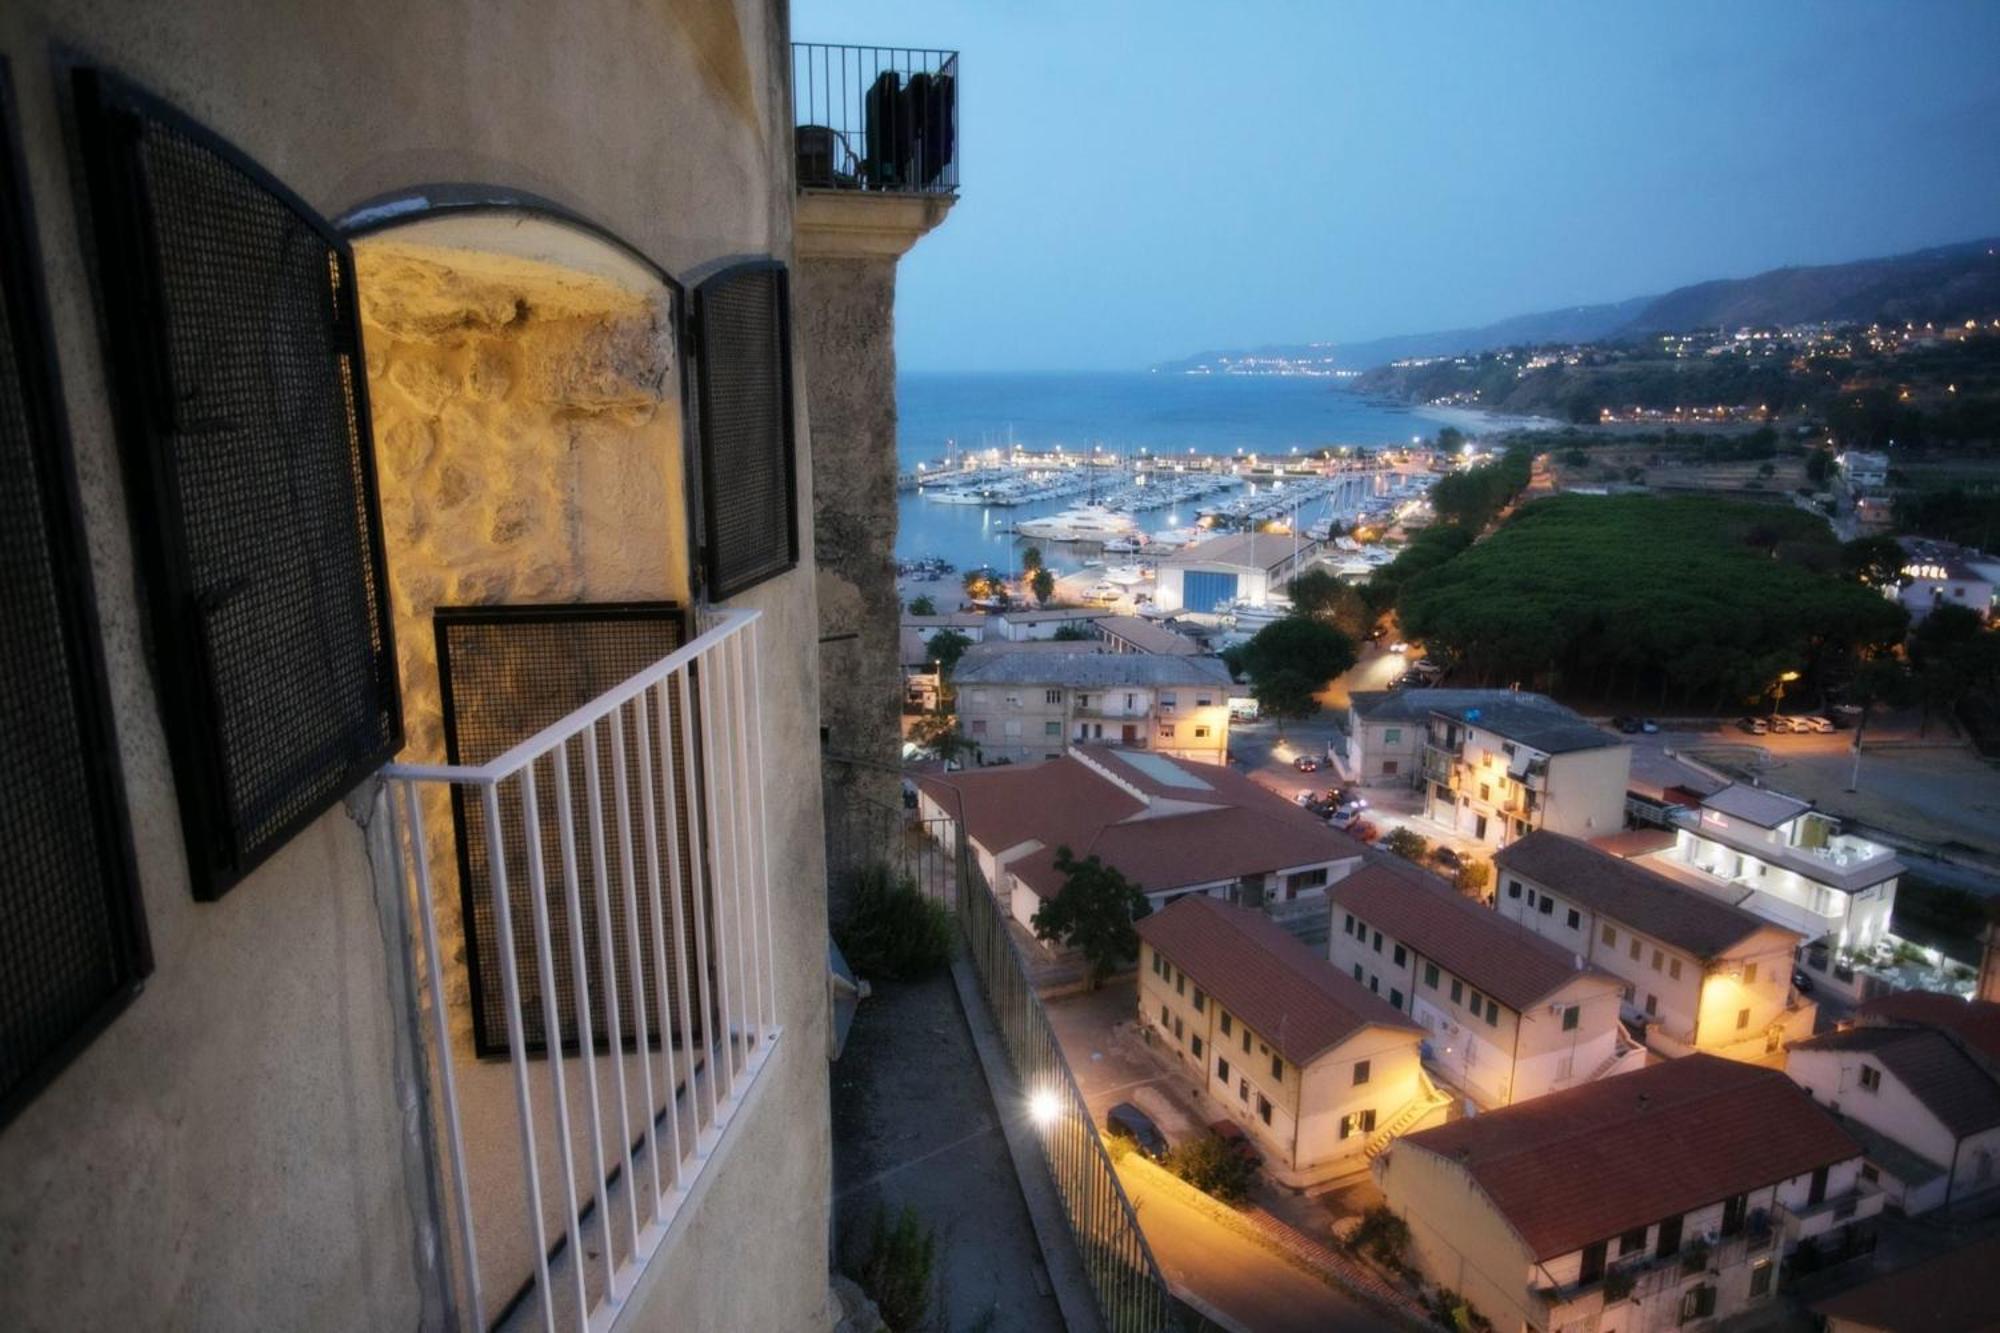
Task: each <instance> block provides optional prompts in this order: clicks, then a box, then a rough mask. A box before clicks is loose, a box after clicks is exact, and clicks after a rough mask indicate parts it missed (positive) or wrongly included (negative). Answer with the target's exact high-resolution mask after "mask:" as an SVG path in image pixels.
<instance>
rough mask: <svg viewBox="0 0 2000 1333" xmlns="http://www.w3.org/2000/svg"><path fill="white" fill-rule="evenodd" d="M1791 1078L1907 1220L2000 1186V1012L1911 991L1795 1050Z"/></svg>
mask: <svg viewBox="0 0 2000 1333" xmlns="http://www.w3.org/2000/svg"><path fill="white" fill-rule="evenodd" d="M1785 1072H1786V1073H1788V1074H1790V1075H1791V1076H1792V1079H1793V1081H1794V1082H1796V1083H1797V1084H1798V1085H1799V1086H1800V1087H1802V1088H1804V1089H1805V1090H1806V1091H1807V1092H1809V1093H1811V1094H1812V1095H1813V1099H1814V1100H1815V1101H1818V1102H1819V1103H1820V1104H1821V1105H1823V1106H1825V1107H1827V1108H1828V1109H1829V1110H1831V1111H1835V1112H1837V1113H1839V1114H1840V1115H1841V1116H1842V1117H1843V1118H1844V1119H1845V1120H1846V1121H1848V1122H1849V1124H1848V1127H1849V1129H1851V1130H1852V1131H1853V1132H1854V1135H1855V1137H1856V1138H1858V1139H1860V1140H1861V1142H1862V1144H1863V1146H1864V1147H1866V1148H1867V1149H1868V1165H1869V1170H1870V1175H1871V1178H1873V1179H1876V1180H1878V1182H1879V1183H1880V1184H1881V1186H1882V1189H1883V1191H1884V1192H1885V1193H1886V1194H1887V1195H1888V1199H1889V1203H1890V1204H1891V1205H1892V1206H1894V1207H1897V1208H1900V1209H1902V1210H1903V1211H1904V1212H1905V1213H1911V1214H1915V1213H1924V1212H1929V1211H1930V1210H1931V1209H1933V1208H1939V1207H1950V1206H1954V1205H1958V1204H1962V1203H1964V1202H1966V1201H1967V1200H1969V1199H1972V1198H1975V1197H1977V1196H1979V1195H1982V1194H1985V1193H1987V1192H1989V1191H1991V1190H1993V1189H1996V1188H2000V1004H1991V1003H1987V1002H1983V1001H1972V1002H1970V1003H1968V1002H1966V1001H1964V1000H1960V999H1958V998H1957V997H1955V996H1950V995H1942V994H1937V993H1932V992H1920V991H1911V992H1907V993H1905V994H1901V995H1895V996H1885V997H1883V998H1882V999H1880V1000H1876V1001H1871V1002H1870V1003H1868V1004H1864V1005H1863V1006H1861V1008H1860V1010H1858V1011H1857V1013H1856V1015H1855V1019H1854V1021H1853V1022H1852V1023H1850V1024H1847V1025H1845V1026H1843V1027H1842V1028H1841V1029H1840V1030H1838V1031H1835V1032H1828V1033H1824V1034H1822V1035H1820V1036H1817V1037H1811V1038H1808V1039H1806V1040H1804V1041H1797V1042H1793V1043H1792V1045H1791V1047H1790V1048H1789V1049H1788V1050H1787V1051H1786V1054H1785Z"/></svg>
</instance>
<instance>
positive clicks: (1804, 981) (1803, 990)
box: [1792, 967, 1814, 995]
mask: <svg viewBox="0 0 2000 1333" xmlns="http://www.w3.org/2000/svg"><path fill="white" fill-rule="evenodd" d="M1792 989H1793V990H1795V991H1797V992H1798V993H1799V994H1801V995H1810V994H1812V993H1813V989H1814V987H1813V979H1812V978H1811V977H1809V976H1807V975H1806V974H1805V970H1804V969H1803V968H1797V967H1795V968H1793V969H1792Z"/></svg>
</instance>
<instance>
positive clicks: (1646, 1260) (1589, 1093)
mask: <svg viewBox="0 0 2000 1333" xmlns="http://www.w3.org/2000/svg"><path fill="white" fill-rule="evenodd" d="M1861 1173H1862V1156H1861V1146H1860V1144H1858V1143H1857V1142H1856V1141H1855V1140H1854V1138H1853V1137H1852V1136H1851V1135H1849V1134H1848V1133H1847V1132H1846V1131H1845V1130H1844V1129H1842V1128H1841V1127H1840V1124H1839V1123H1838V1122H1837V1121H1836V1120H1835V1119H1834V1117H1833V1116H1831V1115H1829V1114H1828V1113H1827V1112H1826V1111H1824V1110H1822V1109H1820V1108H1819V1107H1817V1106H1815V1105H1813V1102H1812V1099H1811V1098H1810V1097H1808V1096H1806V1095H1805V1094H1804V1093H1803V1092H1801V1091H1800V1090H1799V1089H1798V1088H1797V1087H1796V1086H1794V1085H1793V1084H1792V1082H1791V1081H1790V1080H1789V1079H1787V1078H1786V1077H1785V1076H1784V1075H1783V1074H1781V1073H1779V1072H1778V1071H1776V1070H1771V1069H1760V1068H1757V1067H1755V1066H1752V1065H1745V1064H1739V1063H1736V1062H1733V1061H1728V1060H1722V1059H1718V1058H1716V1057H1714V1056H1709V1055H1700V1054H1697V1055H1690V1056H1688V1057H1686V1058H1685V1059H1681V1060H1669V1061H1666V1062H1664V1063H1661V1064H1656V1065H1651V1066H1648V1067H1647V1068H1645V1069H1642V1070H1640V1071H1639V1072H1637V1073H1635V1074H1632V1075H1630V1076H1629V1077H1625V1078H1615V1079H1610V1080H1608V1081H1605V1082H1600V1083H1589V1084H1585V1085H1584V1086H1582V1087H1579V1088H1570V1089H1567V1090H1566V1091H1563V1092H1556V1093H1551V1094H1549V1095H1548V1096H1546V1097H1538V1098H1536V1099H1535V1100H1533V1101H1530V1102H1523V1103H1521V1104H1519V1105H1517V1106H1510V1107H1507V1108H1505V1109H1503V1110H1498V1111H1494V1112H1491V1113H1490V1114H1487V1115H1480V1116H1474V1117H1471V1118H1469V1119H1464V1120H1458V1121H1454V1122H1453V1123H1451V1124H1449V1125H1444V1126H1442V1127H1440V1128H1437V1129H1430V1130H1425V1131H1423V1132H1422V1133H1419V1134H1412V1135H1409V1136H1408V1137H1405V1138H1403V1139H1400V1140H1398V1141H1397V1142H1396V1144H1395V1145H1394V1146H1392V1147H1391V1148H1390V1149H1389V1151H1388V1152H1387V1153H1386V1154H1384V1155H1383V1156H1382V1157H1381V1158H1380V1159H1379V1160H1377V1162H1376V1163H1375V1176H1376V1180H1377V1182H1378V1183H1379V1184H1380V1185H1381V1187H1382V1191H1383V1193H1384V1195H1386V1196H1387V1200H1388V1205H1389V1207H1390V1208H1392V1209H1393V1210H1395V1212H1396V1214H1397V1215H1398V1216H1400V1217H1401V1218H1403V1220H1404V1221H1405V1222H1407V1223H1408V1224H1409V1227H1410V1249H1411V1252H1412V1257H1413V1258H1414V1260H1415V1263H1416V1266H1417V1268H1418V1269H1419V1270H1420V1271H1421V1272H1422V1273H1423V1275H1424V1276H1425V1277H1426V1278H1427V1279H1429V1280H1430V1281H1432V1282H1435V1283H1437V1284H1438V1285H1440V1286H1444V1287H1449V1288H1451V1289H1452V1290H1453V1291H1456V1292H1458V1293H1459V1294H1460V1295H1461V1296H1462V1297H1463V1298H1464V1299H1465V1301H1466V1302H1467V1303H1468V1304H1469V1305H1471V1306H1472V1307H1473V1308H1474V1309H1475V1310H1477V1311H1478V1312H1479V1313H1480V1314H1481V1315H1483V1316H1484V1317H1485V1318H1487V1319H1488V1320H1491V1321H1492V1324H1493V1326H1494V1327H1495V1328H1507V1329H1531V1330H1536V1331H1537V1333H1543V1331H1545V1330H1557V1329H1575V1330H1588V1333H1643V1331H1644V1330H1650V1329H1660V1328H1675V1327H1678V1328H1708V1327H1713V1326H1714V1325H1715V1324H1717V1323H1718V1322H1720V1321H1722V1320H1725V1319H1728V1318H1730V1317H1732V1316H1735V1315H1738V1314H1742V1313H1743V1312H1745V1311H1748V1310H1751V1309H1754V1308H1755V1307H1757V1306H1759V1305H1762V1304H1765V1303H1768V1302H1770V1301H1771V1300H1772V1299H1773V1297H1774V1296H1775V1294H1776V1292H1777V1289H1778V1281H1779V1278H1780V1276H1781V1273H1782V1270H1783V1269H1784V1266H1785V1264H1786V1262H1787V1261H1788V1259H1789V1258H1790V1257H1791V1256H1792V1255H1794V1254H1795V1253H1796V1252H1797V1251H1798V1249H1799V1247H1800V1246H1801V1245H1804V1244H1808V1243H1810V1245H1811V1246H1812V1248H1813V1250H1814V1251H1815V1253H1816V1255H1819V1256H1823V1257H1826V1258H1834V1257H1838V1256H1840V1255H1844V1254H1849V1253H1853V1252H1856V1251H1859V1250H1861V1249H1863V1248H1865V1247H1866V1246H1867V1245H1868V1244H1869V1243H1870V1240H1869V1238H1870V1235H1871V1231H1872V1226H1873V1218H1874V1217H1875V1216H1876V1215H1878V1214H1879V1213H1880V1212H1881V1208H1882V1194H1881V1192H1880V1191H1879V1190H1877V1189H1876V1188H1875V1187H1874V1186H1873V1185H1871V1184H1869V1183H1868V1182H1867V1181H1865V1180H1864V1179H1863V1178H1862V1174H1861Z"/></svg>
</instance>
